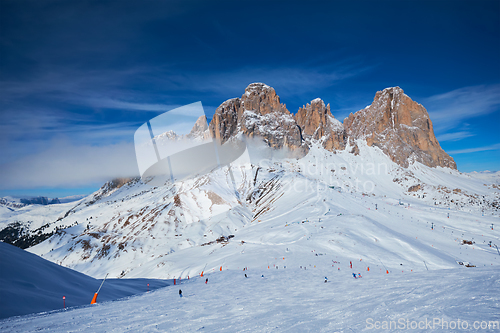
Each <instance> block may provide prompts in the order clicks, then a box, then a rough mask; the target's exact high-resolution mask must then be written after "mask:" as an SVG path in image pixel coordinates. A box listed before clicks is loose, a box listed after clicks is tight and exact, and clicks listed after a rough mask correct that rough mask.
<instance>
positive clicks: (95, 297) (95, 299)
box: [90, 273, 109, 304]
mask: <svg viewBox="0 0 500 333" xmlns="http://www.w3.org/2000/svg"><path fill="white" fill-rule="evenodd" d="M108 274H109V273H108ZM108 274H106V276H105V277H104V280H102V283H101V285H100V286H99V289H97V292H96V293H95V294H94V297H92V301H90V304H95V302H96V301H97V295H98V294H99V291H101V288H102V285H103V284H104V281H106V278H107V277H108Z"/></svg>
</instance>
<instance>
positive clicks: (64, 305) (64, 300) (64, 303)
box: [63, 296, 66, 309]
mask: <svg viewBox="0 0 500 333" xmlns="http://www.w3.org/2000/svg"><path fill="white" fill-rule="evenodd" d="M63 308H64V309H66V296H63Z"/></svg>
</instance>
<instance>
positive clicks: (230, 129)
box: [209, 83, 307, 150]
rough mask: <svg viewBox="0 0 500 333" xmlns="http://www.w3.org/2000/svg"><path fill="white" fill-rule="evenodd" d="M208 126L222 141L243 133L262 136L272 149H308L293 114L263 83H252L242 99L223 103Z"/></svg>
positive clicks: (250, 135)
mask: <svg viewBox="0 0 500 333" xmlns="http://www.w3.org/2000/svg"><path fill="white" fill-rule="evenodd" d="M209 127H210V131H211V132H212V135H214V136H215V137H216V138H217V139H218V140H220V141H221V142H222V143H224V142H226V141H227V140H229V139H231V138H232V137H234V136H236V135H237V134H238V133H243V134H245V135H246V136H247V137H250V138H253V137H260V138H262V139H263V140H264V141H265V142H266V143H267V145H268V146H270V147H272V148H288V149H291V150H297V149H298V148H303V149H307V148H306V147H305V146H304V145H303V144H302V137H301V135H300V129H299V127H298V126H297V124H296V122H295V120H294V118H293V116H292V114H291V113H290V112H289V111H288V110H287V108H286V105H284V104H281V103H280V98H279V96H278V95H277V94H276V91H275V90H274V89H273V88H271V87H270V86H268V85H266V84H264V83H252V84H250V85H249V86H248V87H247V88H246V89H245V93H244V94H243V95H242V96H241V98H233V99H230V100H227V101H225V102H224V103H222V104H221V105H220V106H219V107H218V108H217V109H216V110H215V114H214V116H213V118H212V121H211V122H210V126H209Z"/></svg>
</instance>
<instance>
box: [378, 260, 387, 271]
mask: <svg viewBox="0 0 500 333" xmlns="http://www.w3.org/2000/svg"><path fill="white" fill-rule="evenodd" d="M378 261H380V263H381V264H382V266H384V268H385V273H386V274H389V270H388V269H387V267H385V265H384V263H383V262H382V260H380V259H379V260H378Z"/></svg>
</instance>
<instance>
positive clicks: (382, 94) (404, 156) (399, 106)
mask: <svg viewBox="0 0 500 333" xmlns="http://www.w3.org/2000/svg"><path fill="white" fill-rule="evenodd" d="M344 128H345V130H346V132H347V135H348V136H349V138H353V139H365V140H366V142H367V143H368V145H369V146H377V147H379V148H381V149H382V151H384V153H385V154H387V155H388V156H389V157H390V158H391V159H392V160H393V161H394V162H396V163H398V164H399V165H401V166H403V167H408V165H409V163H410V162H415V161H416V162H420V163H422V164H425V165H427V166H430V167H435V166H442V167H449V168H452V169H456V168H457V166H456V164H455V161H454V160H453V158H451V157H450V156H449V155H448V154H446V153H445V152H444V150H443V149H442V148H441V146H440V145H439V142H438V141H437V139H436V137H435V135H434V130H433V128H432V122H431V120H430V118H429V114H428V113H427V110H426V109H425V108H424V107H423V106H422V105H420V104H418V103H417V102H414V101H413V100H412V99H411V98H410V97H408V96H407V95H406V94H405V93H404V92H403V90H402V89H401V88H399V87H394V88H387V89H384V90H383V91H379V92H377V94H376V95H375V98H374V100H373V103H372V104H371V105H370V106H368V107H366V108H365V109H363V110H360V111H358V112H356V113H355V114H352V113H351V114H350V115H349V117H348V118H346V119H345V120H344Z"/></svg>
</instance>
